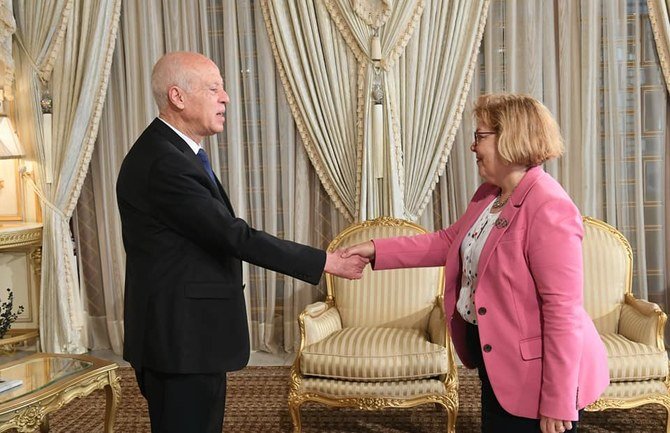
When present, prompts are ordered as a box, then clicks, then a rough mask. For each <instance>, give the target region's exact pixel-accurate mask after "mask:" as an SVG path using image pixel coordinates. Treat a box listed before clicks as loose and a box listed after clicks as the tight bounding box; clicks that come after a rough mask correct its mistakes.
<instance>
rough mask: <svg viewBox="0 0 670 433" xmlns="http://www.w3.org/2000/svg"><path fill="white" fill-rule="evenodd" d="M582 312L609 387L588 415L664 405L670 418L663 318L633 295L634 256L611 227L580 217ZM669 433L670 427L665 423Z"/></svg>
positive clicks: (660, 313) (652, 307)
mask: <svg viewBox="0 0 670 433" xmlns="http://www.w3.org/2000/svg"><path fill="white" fill-rule="evenodd" d="M582 245H583V254H584V307H585V308H586V311H587V312H588V313H589V315H590V316H591V318H592V319H593V322H594V324H595V326H596V329H597V330H598V332H599V333H600V336H601V338H602V340H603V343H604V344H605V347H606V349H607V355H608V363H609V372H610V382H611V383H610V386H609V387H608V388H607V389H606V390H605V392H604V393H603V395H602V396H601V397H600V399H599V400H598V401H596V402H595V403H593V404H591V405H589V406H588V407H587V408H586V410H589V411H597V410H603V409H609V408H631V407H637V406H641V405H643V404H648V403H657V404H661V405H663V406H664V407H665V408H666V410H667V411H668V414H669V415H670V389H669V387H668V385H669V383H670V380H669V377H668V354H667V352H666V351H665V344H664V326H665V322H666V319H667V317H666V315H665V313H663V312H662V311H661V309H660V308H659V306H658V305H656V304H654V303H651V302H648V301H644V300H640V299H636V298H634V297H633V295H632V291H631V290H632V282H633V252H632V249H631V247H630V244H629V243H628V241H627V240H626V238H625V237H624V236H623V234H622V233H621V232H619V231H618V230H617V229H615V228H614V227H612V226H610V225H609V224H606V223H604V222H602V221H599V220H596V219H594V218H589V217H584V240H583V243H582ZM666 430H667V432H668V433H670V423H667V422H666Z"/></svg>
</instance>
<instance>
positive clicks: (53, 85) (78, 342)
mask: <svg viewBox="0 0 670 433" xmlns="http://www.w3.org/2000/svg"><path fill="white" fill-rule="evenodd" d="M14 6H15V8H14V11H15V15H16V21H17V32H16V34H17V44H18V45H19V47H15V50H16V59H18V60H17V66H18V67H17V70H18V71H19V73H18V74H17V79H16V85H17V92H18V93H20V94H21V95H23V97H22V98H21V100H17V103H16V115H17V128H18V131H19V134H20V136H21V137H22V140H23V141H24V142H26V143H29V144H30V145H31V146H32V149H31V152H32V154H33V155H34V158H35V160H36V161H37V164H36V167H37V169H36V171H37V172H36V173H35V174H36V178H37V181H36V182H35V183H34V185H35V189H36V193H37V194H38V196H39V197H40V199H41V203H42V208H43V224H44V228H43V245H42V281H41V291H40V341H41V344H42V349H43V350H44V351H47V352H56V353H80V352H84V351H85V350H86V336H87V328H86V323H85V321H84V320H83V307H82V302H81V297H80V290H79V279H78V278H77V266H76V261H75V256H74V249H73V242H72V238H71V233H70V226H69V223H70V218H71V216H72V214H73V211H74V208H75V205H76V203H77V200H78V198H79V192H80V190H81V186H82V184H83V181H84V177H85V175H86V172H87V170H88V164H89V160H90V158H91V153H92V151H93V143H94V140H95V137H96V136H97V132H98V125H99V120H100V112H101V110H102V105H103V103H104V100H105V95H106V91H107V80H108V76H109V68H110V65H111V63H112V52H113V49H114V43H115V40H116V30H117V24H118V19H119V12H120V7H121V1H120V0H113V1H104V0H100V1H94V0H90V1H89V0H87V1H83V0H56V1H52V2H31V1H16V2H15V3H14ZM47 91H48V92H49V93H50V95H51V97H52V101H53V104H52V116H53V124H52V125H53V126H52V128H45V126H46V125H49V123H50V122H49V119H48V118H47V117H46V116H43V114H42V113H43V107H42V106H41V104H40V103H41V102H43V101H44V100H45V98H44V96H45V95H46V92H47ZM47 110H48V107H47ZM48 111H51V110H48ZM49 116H51V114H49Z"/></svg>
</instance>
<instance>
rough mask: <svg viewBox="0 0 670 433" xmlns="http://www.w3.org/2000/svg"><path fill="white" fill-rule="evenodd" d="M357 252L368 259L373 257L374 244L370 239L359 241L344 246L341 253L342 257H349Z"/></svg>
mask: <svg viewBox="0 0 670 433" xmlns="http://www.w3.org/2000/svg"><path fill="white" fill-rule="evenodd" d="M354 254H357V255H359V256H361V257H365V258H367V259H370V260H374V258H375V244H374V242H372V241H367V242H361V243H360V244H356V245H352V246H350V247H349V248H346V249H345V250H344V252H343V253H342V257H344V258H346V257H350V256H352V255H354Z"/></svg>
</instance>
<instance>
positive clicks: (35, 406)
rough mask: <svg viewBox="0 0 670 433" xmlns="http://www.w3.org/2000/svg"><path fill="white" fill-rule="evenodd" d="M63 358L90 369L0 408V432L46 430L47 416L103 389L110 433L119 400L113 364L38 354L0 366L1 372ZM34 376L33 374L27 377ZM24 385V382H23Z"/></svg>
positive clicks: (83, 358)
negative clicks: (79, 362)
mask: <svg viewBox="0 0 670 433" xmlns="http://www.w3.org/2000/svg"><path fill="white" fill-rule="evenodd" d="M54 357H60V358H67V359H72V360H79V361H85V362H89V363H90V365H89V366H88V367H86V368H84V369H82V370H81V371H79V372H76V373H73V374H71V375H68V376H65V377H62V378H60V379H58V380H56V381H55V382H53V383H51V384H49V385H47V386H45V387H44V388H38V389H35V390H28V391H26V393H25V394H23V395H19V396H17V397H15V398H13V399H10V400H8V401H6V402H4V403H1V404H0V432H5V431H9V430H12V429H15V430H16V431H17V432H19V433H28V432H33V431H35V430H37V429H38V428H39V429H40V431H47V430H44V429H45V428H46V429H48V420H47V416H48V414H49V413H51V412H54V411H56V410H58V409H60V408H61V407H63V406H64V405H66V404H68V403H69V402H70V401H72V400H73V399H75V398H78V397H83V396H86V395H88V394H90V393H91V392H93V391H95V390H98V389H106V391H107V398H106V409H105V427H104V432H105V433H113V426H114V420H115V418H116V409H117V408H118V405H119V402H120V399H121V385H120V381H119V377H118V376H117V375H116V368H117V367H118V366H117V365H116V364H115V363H113V362H109V361H103V360H100V359H97V358H93V357H90V356H87V355H55V354H44V353H38V354H35V355H32V356H29V357H27V358H23V359H20V360H18V361H14V362H12V363H10V364H6V365H4V366H3V369H7V368H9V367H12V366H14V367H16V366H20V365H22V364H23V363H27V362H29V361H35V360H41V359H46V358H54ZM31 374H34V373H31ZM24 383H26V381H24Z"/></svg>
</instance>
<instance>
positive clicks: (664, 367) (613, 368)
mask: <svg viewBox="0 0 670 433" xmlns="http://www.w3.org/2000/svg"><path fill="white" fill-rule="evenodd" d="M600 337H601V338H602V340H603V343H605V348H606V349H607V362H608V363H609V370H610V381H611V382H624V381H635V380H650V379H665V377H666V376H667V375H668V354H667V353H666V352H665V351H664V350H659V349H657V348H656V347H653V346H648V345H646V344H642V343H636V342H634V341H631V340H629V339H627V338H626V337H624V336H623V335H620V334H603V335H601V336H600Z"/></svg>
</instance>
